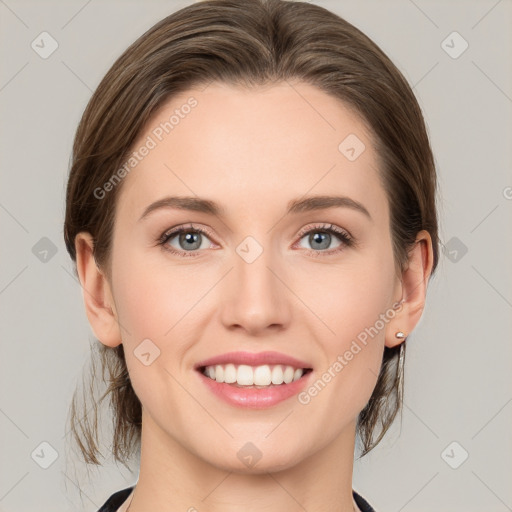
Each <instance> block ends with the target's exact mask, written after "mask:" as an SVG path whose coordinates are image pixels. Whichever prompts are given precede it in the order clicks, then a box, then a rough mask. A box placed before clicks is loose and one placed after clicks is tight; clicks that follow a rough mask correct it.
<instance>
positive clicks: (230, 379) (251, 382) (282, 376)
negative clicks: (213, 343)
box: [203, 364, 304, 386]
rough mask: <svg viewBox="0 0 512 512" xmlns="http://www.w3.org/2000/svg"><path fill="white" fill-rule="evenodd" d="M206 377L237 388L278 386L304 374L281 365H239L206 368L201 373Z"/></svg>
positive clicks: (299, 369) (302, 371) (301, 370)
mask: <svg viewBox="0 0 512 512" xmlns="http://www.w3.org/2000/svg"><path fill="white" fill-rule="evenodd" d="M203 373H204V374H205V375H206V376H207V377H210V379H213V380H215V381H217V382H225V383H227V384H238V385H239V386H270V385H271V384H274V385H280V384H283V382H284V383H285V384H289V383H290V382H293V381H296V380H298V379H300V378H301V377H302V375H303V373H304V370H303V369H302V368H293V367H292V366H283V365H279V364H278V365H268V364H265V365H262V366H256V367H254V366H249V365H246V364H241V365H239V366H238V367H236V366H235V365H234V364H226V365H222V364H217V365H215V366H207V367H206V369H205V370H204V372H203Z"/></svg>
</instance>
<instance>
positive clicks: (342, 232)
mask: <svg viewBox="0 0 512 512" xmlns="http://www.w3.org/2000/svg"><path fill="white" fill-rule="evenodd" d="M183 231H195V232H198V233H201V234H204V235H206V236H207V237H208V238H210V239H213V240H215V237H214V235H213V234H212V232H211V230H210V229H208V228H206V227H199V226H197V225H194V224H193V223H188V224H178V225H177V226H174V227H172V228H169V229H167V230H166V231H165V232H164V233H163V234H162V235H161V236H160V237H159V238H158V240H157V241H158V244H159V245H160V246H162V248H163V249H164V250H166V251H168V252H170V253H173V254H177V255H179V256H184V257H187V256H193V257H194V256H198V255H199V254H200V252H201V251H198V250H196V251H183V250H176V249H174V248H170V247H165V246H166V244H167V241H168V240H169V239H170V238H173V237H174V236H176V235H178V234H180V233H181V232H183ZM311 231H324V232H327V233H331V234H332V233H333V234H334V235H335V236H337V237H338V239H339V241H340V242H341V245H340V246H338V247H335V248H333V249H327V250H322V251H315V250H313V249H306V251H307V252H308V253H310V254H313V255H315V256H322V255H327V256H328V255H330V254H333V253H339V252H341V251H342V250H344V249H346V248H347V247H352V246H355V245H357V244H356V241H355V239H354V238H353V236H352V235H351V234H350V233H349V232H348V231H347V230H346V229H343V228H340V227H338V226H336V225H335V224H331V223H325V222H320V223H313V224H308V225H306V226H305V227H303V228H302V229H301V230H300V231H299V233H298V234H297V235H296V237H297V238H298V240H297V242H295V244H294V247H295V245H296V244H297V243H300V241H301V240H302V238H304V236H305V235H307V234H308V233H309V232H311ZM340 247H341V248H340Z"/></svg>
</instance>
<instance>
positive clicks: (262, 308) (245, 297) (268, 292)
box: [223, 236, 288, 331]
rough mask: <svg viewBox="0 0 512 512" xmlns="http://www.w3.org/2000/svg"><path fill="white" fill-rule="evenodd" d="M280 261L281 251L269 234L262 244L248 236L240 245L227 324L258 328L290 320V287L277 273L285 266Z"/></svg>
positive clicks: (236, 255) (232, 274)
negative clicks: (287, 288)
mask: <svg viewBox="0 0 512 512" xmlns="http://www.w3.org/2000/svg"><path fill="white" fill-rule="evenodd" d="M261 238H263V237H260V239H261ZM278 260H279V254H278V252H277V251H273V250H272V248H271V243H270V236H265V237H264V240H263V241H262V242H261V243H260V241H259V240H257V239H256V238H255V237H253V236H247V237H246V238H245V239H244V240H242V242H240V243H239V244H238V246H237V247H236V248H235V251H234V254H233V266H234V268H233V272H231V273H230V274H231V279H230V280H229V283H230V287H231V289H230V291H229V293H228V295H227V297H229V298H228V299H227V302H226V303H225V310H224V314H223V321H224V322H225V323H226V325H227V326H228V325H229V324H231V325H234V324H236V325H239V326H242V327H244V328H245V329H247V330H249V331H257V330H259V329H264V328H266V327H268V326H271V325H276V324H281V325H282V324H285V323H287V320H288V318H287V313H288V308H287V307H286V290H285V287H284V286H283V284H282V283H281V282H280V280H279V279H278V278H277V277H276V276H275V275H274V273H279V270H278V269H279V268H281V265H280V262H279V261H278ZM276 270H277V272H276Z"/></svg>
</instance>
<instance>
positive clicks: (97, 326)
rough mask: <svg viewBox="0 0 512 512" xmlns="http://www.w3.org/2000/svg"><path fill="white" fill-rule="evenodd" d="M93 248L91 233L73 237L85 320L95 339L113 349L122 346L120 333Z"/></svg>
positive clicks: (108, 290) (106, 282)
mask: <svg viewBox="0 0 512 512" xmlns="http://www.w3.org/2000/svg"><path fill="white" fill-rule="evenodd" d="M93 247H94V239H93V238H92V236H91V234H90V233H87V232H81V233H78V235H76V237H75V249H76V264H77V272H78V276H79V278H80V284H81V285H82V290H83V297H84V304H85V311H86V314H87V318H88V319H89V323H90V324H91V328H92V331H93V333H94V335H95V336H96V338H97V339H98V340H99V341H101V343H103V344H104V345H107V346H109V347H112V348H113V347H116V346H117V345H120V344H121V342H122V340H121V332H120V329H119V323H118V321H117V314H116V312H115V305H114V300H113V295H112V292H111V289H110V284H109V282H108V280H107V278H106V277H105V275H104V273H103V272H102V271H101V270H100V269H99V268H98V266H97V265H96V261H95V259H94V256H93Z"/></svg>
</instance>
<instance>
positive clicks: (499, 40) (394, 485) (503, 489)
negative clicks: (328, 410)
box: [0, 0, 512, 512]
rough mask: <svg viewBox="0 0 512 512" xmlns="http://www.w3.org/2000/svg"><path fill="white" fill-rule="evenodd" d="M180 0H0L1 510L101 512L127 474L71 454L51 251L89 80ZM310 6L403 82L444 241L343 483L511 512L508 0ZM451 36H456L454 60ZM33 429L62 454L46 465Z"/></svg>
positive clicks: (75, 357) (72, 285)
mask: <svg viewBox="0 0 512 512" xmlns="http://www.w3.org/2000/svg"><path fill="white" fill-rule="evenodd" d="M189 3H190V2H189V1H166V2H164V1H154V0H153V1H149V2H142V1H123V2H120V1H112V0H108V1H106V0H101V1H100V0H90V1H88V2H87V1H85V2H84V1H82V0H80V1H74V0H73V1H66V2H64V1H62V2H49V1H35V0H33V1H21V0H5V1H4V0H0V16H1V18H0V20H1V21H0V23H1V46H0V52H1V68H0V105H1V120H2V122H1V130H2V131H1V137H0V143H1V155H2V160H1V186H0V225H1V229H2V242H1V244H0V253H1V254H0V257H1V260H0V261H1V266H0V272H1V274H0V312H1V323H0V325H1V329H2V332H1V351H2V352H1V356H0V364H1V372H0V390H1V395H0V432H1V436H0V461H1V464H0V466H1V468H0V511H1V512H28V511H33V510H38V512H50V511H52V512H56V511H58V510H62V511H64V510H72V511H75V510H84V511H96V510H97V509H98V508H99V507H100V505H101V504H102V503H103V502H104V501H105V500H106V498H107V497H108V496H109V495H110V494H111V493H113V492H114V491H117V490H119V489H122V488H124V487H127V486H128V485H132V484H133V483H135V482H136V480H137V473H133V474H132V473H130V472H129V471H128V470H126V469H125V468H124V467H122V466H120V467H117V466H115V465H113V464H110V463H107V464H106V466H105V467H104V468H100V469H99V470H92V471H91V472H90V473H88V471H87V468H86V467H85V464H80V462H79V461H77V460H76V458H75V457H72V456H71V455H69V454H68V451H69V450H68V448H67V445H66V437H65V434H66V432H65V421H66V417H67V413H68V407H69V402H70V399H71V395H72V392H73V390H74V388H75V386H76V384H77V383H78V382H79V380H80V376H81V372H82V368H83V366H84V365H85V364H86V362H87V358H88V354H89V342H90V341H92V340H93V334H92V331H91V329H90V327H89V324H88V322H87V318H86V315H85V311H84V307H83V299H82V292H81V288H80V286H79V284H78V283H77V281H76V280H75V278H74V277H73V272H72V265H71V260H70V259H69V257H68V254H67V252H66V250H65V247H64V242H63V236H62V223H63V215H64V192H65V184H66V178H67V173H68V167H69V159H70V153H71V145H72V139H73V135H74V132H75V129H76V126H77V123H78V121H79V119H80V116H81V114H82V111H83V109H84V107H85V105H86V102H87V100H88V99H89V97H90V95H91V93H92V90H94V88H95V87H96V86H97V84H98V83H99V81H100V79H101V78H102V76H103V75H104V73H105V72H106V71H107V70H108V68H109V67H110V66H111V64H112V63H113V62H114V60H115V58H116V57H117V56H118V55H119V54H120V53H121V52H122V51H123V50H124V49H125V48H126V47H127V46H128V45H129V44H130V43H131V42H132V41H133V40H134V39H135V38H136V37H138V36H139V35H140V34H142V33H143V32H144V31H145V30H146V29H148V28H149V27H150V26H152V25H153V24H154V23H155V22H157V21H158V20H160V19H161V18H163V17H164V16H166V15H168V14H170V12H172V11H174V10H176V9H178V8H181V7H183V6H185V5H188V4H189ZM315 3H318V4H319V5H322V6H324V7H327V8H329V9H331V10H333V11H335V12H336V13H338V14H339V15H341V16H342V17H344V18H346V19H347V20H348V21H350V22H351V23H353V24H355V25H356V26H357V27H358V28H360V29H361V30H363V31H364V32H365V33H366V34H368V35H369V36H370V37H371V38H372V39H373V40H374V41H375V42H376V43H377V44H378V45H380V46H381V48H382V49H383V50H384V51H385V52H386V53H387V54H388V55H389V56H390V57H391V59H392V60H393V61H394V62H395V63H396V65H397V66H398V67H399V69H400V70H401V71H402V72H403V73H404V75H405V76H406V78H407V79H408V80H409V82H410V83H411V85H413V86H414V91H415V93H416V95H417V97H418V100H419V102H420V105H421V107H422V109H423V111H424V115H425V118H426V121H427V124H428V127H429V133H430V136H431V140H432V146H433V150H434V153H435V157H436V162H437V168H438V173H439V181H440V187H441V191H442V194H441V197H440V218H441V233H440V234H441V240H442V242H443V244H444V246H445V248H446V249H445V251H444V253H443V255H442V256H441V261H440V265H439V268H438V271H437V275H436V276H435V278H434V280H433V281H432V282H431V284H430V288H429V292H428V304H427V308H426V310H425V312H424V314H423V317H422V320H421V322H420V325H419V327H418V328H417V329H416V330H415V331H414V333H413V335H411V336H410V337H409V340H408V350H407V357H406V374H405V388H406V390H405V404H404V414H403V419H402V421H400V419H398V420H397V421H396V422H395V424H394V427H393V429H392V430H391V431H390V432H389V433H388V434H387V435H386V437H385V438H384V440H383V441H382V442H381V444H380V445H379V446H378V447H377V448H376V449H375V450H374V451H373V452H371V453H370V454H369V455H368V456H367V457H365V458H363V459H362V460H360V461H357V462H356V463H355V472H354V488H355V489H356V490H358V491H359V492H360V493H362V494H363V496H365V497H366V498H367V499H368V501H369V502H370V503H372V504H373V505H375V507H376V508H377V509H378V511H379V512H400V511H404V512H412V511H415V512H422V511H432V510H436V511H437V512H442V511H450V512H452V511H453V512H456V511H464V512H473V511H475V512H476V511H478V512H481V511H483V510H485V511H486V512H494V511H495V512H502V511H506V510H512V490H511V486H510V482H511V481H512V436H511V431H512V430H511V424H512V403H511V402H512V386H511V381H512V377H511V375H512V372H511V370H512V357H511V355H512V343H511V334H510V333H511V327H512V314H511V313H512V286H511V284H512V269H511V262H512V241H511V240H512V236H511V233H512V231H511V228H512V215H511V213H512V188H511V187H512V173H511V161H512V157H511V149H510V148H511V144H510V141H511V140H512V137H511V136H512V133H511V132H512V126H511V125H512V122H511V120H512V116H511V110H512V69H511V66H512V64H511V62H512V58H511V57H512V41H511V39H512V31H511V25H512V23H511V19H512V2H511V1H510V0H508V1H507V0H501V1H496V0H489V1H487V0H480V1H467V0H466V1H435V2H434V1H428V0H414V1H412V0H395V1H380V2H378V1H368V0H365V1H361V0H357V1H345V0H343V1H340V0H331V1H316V2H315ZM43 31H47V32H48V33H49V34H51V36H52V37H53V38H54V39H55V40H56V41H57V43H58V48H57V50H56V51H55V52H54V53H53V54H52V55H50V56H49V57H48V58H47V59H43V58H41V56H40V55H39V54H38V53H36V51H34V50H33V49H32V47H31V43H32V41H34V40H36V42H37V39H36V38H37V37H38V36H39V34H40V33H41V32H43ZM453 31H457V32H458V33H459V34H460V35H461V36H462V38H464V40H465V41H467V43H468V44H469V47H468V48H467V50H466V51H464V52H463V53H462V54H461V55H458V56H457V58H454V55H455V54H457V53H459V52H460V50H461V49H462V48H463V46H462V44H463V41H462V40H460V39H457V38H456V36H455V39H454V36H450V37H449V38H448V39H446V38H447V37H448V36H449V35H450V34H452V32H453ZM445 40H446V42H445V43H443V41H445ZM45 47H46V48H49V44H46V45H45ZM450 47H451V48H450ZM449 52H451V53H452V55H451V56H450V55H449ZM44 237H46V238H47V239H48V240H46V239H44ZM41 239H43V240H41ZM52 248H53V252H52ZM465 248H466V249H467V252H466V253H464V251H465V250H466V249H465ZM45 250H48V251H49V252H47V253H45V252H44V251H45ZM55 251H56V252H55ZM43 442H46V443H49V444H50V445H51V447H53V449H54V450H55V451H56V454H55V455H56V456H57V459H56V460H55V461H54V462H53V463H52V464H51V465H50V466H49V467H48V468H47V469H43V468H42V467H41V464H43V465H44V464H45V463H49V462H51V454H52V449H51V448H49V447H48V446H47V445H43V446H41V443H43ZM107 442H108V438H107ZM453 442H456V443H457V444H456V445H452V443H453ZM450 445H451V446H450ZM107 446H108V445H107ZM34 451H35V454H34ZM464 451H465V452H467V453H468V454H469V457H468V458H467V460H465V461H464V462H463V463H462V464H461V462H462V460H463V455H464ZM32 454H34V455H32ZM36 454H39V457H38V456H37V455H36ZM450 464H451V465H450ZM459 464H460V465H459ZM457 465H459V466H458V468H457V469H454V468H453V467H452V466H457ZM78 485H80V486H81V487H82V490H83V494H82V495H81V496H80V495H79V492H78V490H77V486H78Z"/></svg>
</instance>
